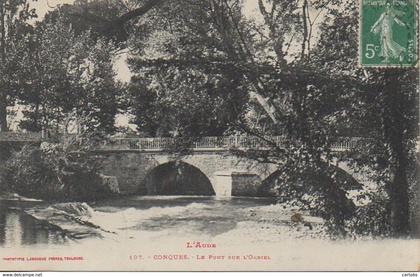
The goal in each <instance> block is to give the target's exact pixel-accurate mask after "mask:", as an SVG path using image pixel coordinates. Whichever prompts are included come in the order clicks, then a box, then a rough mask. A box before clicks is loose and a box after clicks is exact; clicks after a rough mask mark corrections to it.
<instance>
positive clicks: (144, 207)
mask: <svg viewBox="0 0 420 277" xmlns="http://www.w3.org/2000/svg"><path fill="white" fill-rule="evenodd" d="M273 202H274V201H273V199H270V198H254V197H233V198H229V199H217V198H216V197H212V196H131V197H123V198H118V199H112V200H104V201H99V202H95V203H88V204H89V206H90V207H91V208H92V212H91V217H90V219H89V220H90V221H91V222H93V223H94V224H95V225H98V226H101V227H102V228H103V229H104V230H107V231H110V232H112V233H115V234H117V236H118V237H120V238H122V237H130V238H131V237H135V236H136V235H140V234H144V233H149V234H152V235H153V233H155V234H161V233H162V232H164V233H172V234H177V233H180V234H190V235H192V236H194V237H196V236H205V237H208V236H210V237H212V236H217V235H220V234H223V233H226V232H229V231H231V230H233V229H235V228H236V227H237V225H238V223H239V222H241V221H245V220H248V218H249V215H250V211H251V213H252V210H253V209H255V208H256V207H261V206H267V205H270V204H273ZM43 205H45V204H40V203H39V202H31V201H10V200H0V244H1V245H3V246H5V247H16V246H21V245H36V244H41V245H42V244H44V245H45V244H52V245H54V244H66V243H69V242H70V241H71V240H70V239H69V238H68V237H67V236H66V235H65V234H64V232H62V231H61V230H59V229H58V228H54V226H51V225H50V224H48V223H46V222H44V221H40V220H37V219H34V218H33V217H32V216H30V215H28V214H26V213H25V212H23V210H24V209H28V208H33V207H37V206H43Z"/></svg>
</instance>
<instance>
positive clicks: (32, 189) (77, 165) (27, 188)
mask: <svg viewBox="0 0 420 277" xmlns="http://www.w3.org/2000/svg"><path fill="white" fill-rule="evenodd" d="M99 169H100V163H99V160H98V159H97V157H95V156H93V155H92V154H91V153H89V151H88V149H87V148H86V147H85V146H83V145H81V144H80V143H75V140H72V141H66V142H60V143H45V142H44V143H42V144H41V146H40V147H37V146H24V147H23V148H22V149H21V150H20V151H18V152H15V153H13V154H12V156H11V157H10V158H9V159H8V161H7V162H6V163H5V165H4V168H3V171H2V173H1V175H2V177H1V178H2V180H3V181H2V183H3V186H6V188H7V189H8V190H9V191H12V192H16V193H18V194H20V195H23V196H26V197H33V198H40V199H45V200H58V201H61V200H66V201H67V200H77V201H83V200H84V201H87V200H96V199H99V198H103V197H105V196H108V195H110V194H111V192H110V191H109V189H108V188H107V187H106V186H103V184H102V178H101V176H100V174H99Z"/></svg>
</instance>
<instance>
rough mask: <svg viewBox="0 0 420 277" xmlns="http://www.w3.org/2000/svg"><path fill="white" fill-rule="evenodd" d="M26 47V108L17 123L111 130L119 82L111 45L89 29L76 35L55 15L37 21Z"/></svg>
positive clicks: (34, 128)
mask: <svg viewBox="0 0 420 277" xmlns="http://www.w3.org/2000/svg"><path fill="white" fill-rule="evenodd" d="M27 45H28V51H27V52H26V56H25V57H24V64H23V66H22V71H24V72H25V79H26V82H27V83H29V84H30V85H28V86H26V89H25V90H24V92H23V93H22V94H21V97H20V98H21V101H22V103H23V104H25V105H26V106H27V107H29V108H28V109H27V110H26V111H25V112H24V113H25V117H26V120H24V121H23V122H22V123H21V127H22V128H24V129H27V130H31V131H40V130H41V129H45V130H54V132H55V133H59V132H61V131H62V130H64V132H67V131H68V129H69V128H71V127H73V128H75V126H74V125H76V127H77V128H79V129H86V130H88V131H92V130H97V131H100V132H104V133H113V132H114V131H115V127H114V123H115V119H114V118H115V115H116V113H117V112H118V101H119V99H118V95H119V94H120V93H121V85H120V84H119V83H118V82H116V81H115V75H116V74H115V72H114V69H113V58H112V51H113V49H114V48H113V46H112V44H110V43H107V42H105V41H103V40H100V39H98V40H96V41H93V40H92V39H91V38H90V35H89V32H85V33H82V34H79V35H76V34H75V32H74V30H73V29H72V27H71V25H67V24H66V23H65V21H64V20H63V19H61V20H60V19H57V20H56V21H51V22H49V21H44V22H42V23H41V24H39V25H38V26H37V28H36V29H35V33H34V34H33V35H31V36H28V37H27ZM87 117H88V118H89V120H86V118H87ZM82 119H83V120H82ZM72 125H73V126H72Z"/></svg>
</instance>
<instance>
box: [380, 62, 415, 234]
mask: <svg viewBox="0 0 420 277" xmlns="http://www.w3.org/2000/svg"><path fill="white" fill-rule="evenodd" d="M401 74H404V73H402V72H400V71H398V70H389V71H387V72H386V73H385V80H384V106H385V109H384V114H383V116H384V127H385V130H384V131H385V140H386V141H387V142H388V143H389V145H390V150H391V157H392V158H391V165H390V166H391V168H390V171H391V176H390V183H389V186H388V193H389V196H390V218H389V219H390V224H391V228H392V231H393V235H394V236H395V237H405V236H407V235H409V233H410V215H409V197H408V176H407V169H408V159H409V158H408V155H409V150H408V141H407V137H406V136H405V135H404V133H405V124H406V119H405V118H404V116H403V113H402V112H401V111H402V110H404V109H407V108H408V107H406V106H405V104H404V103H406V102H407V101H406V99H404V97H406V94H405V93H404V91H403V88H402V86H401V83H400V82H401V80H400V77H401V76H400V75H401Z"/></svg>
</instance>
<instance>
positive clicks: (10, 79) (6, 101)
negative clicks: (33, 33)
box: [0, 0, 36, 131]
mask: <svg viewBox="0 0 420 277" xmlns="http://www.w3.org/2000/svg"><path fill="white" fill-rule="evenodd" d="M35 1H36V0H35ZM29 2H30V1H29V0H2V1H1V2H0V131H7V129H8V123H7V107H8V106H12V105H13V104H14V100H15V97H16V94H17V91H18V90H19V84H20V80H19V78H18V76H17V75H18V74H16V73H17V72H18V68H19V63H20V61H21V54H22V51H23V50H24V49H25V48H22V47H21V46H22V45H21V43H20V42H21V40H22V38H23V37H24V36H25V34H26V33H27V32H28V31H29V30H30V29H31V27H30V26H29V24H28V23H27V21H28V20H29V19H31V18H34V17H36V13H35V10H34V9H32V8H30V7H29Z"/></svg>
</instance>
